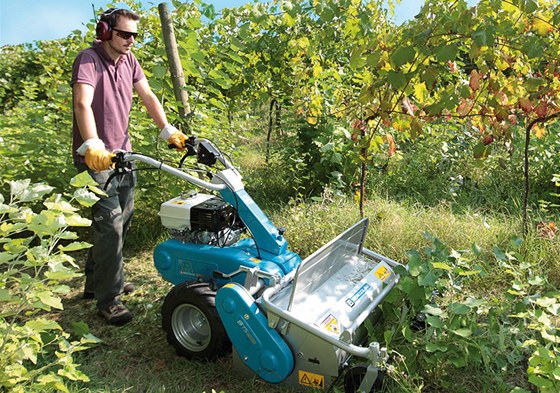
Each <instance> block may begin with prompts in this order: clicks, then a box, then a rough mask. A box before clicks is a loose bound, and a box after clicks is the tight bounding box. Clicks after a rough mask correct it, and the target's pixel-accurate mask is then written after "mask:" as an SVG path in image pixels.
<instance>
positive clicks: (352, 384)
mask: <svg viewBox="0 0 560 393" xmlns="http://www.w3.org/2000/svg"><path fill="white" fill-rule="evenodd" d="M366 371H367V366H365V365H362V364H360V365H356V366H353V367H352V368H350V369H349V370H348V371H347V372H346V375H345V376H344V393H358V392H359V390H358V388H359V387H360V385H361V383H362V380H363V379H364V377H365V375H366ZM384 378H385V374H384V373H383V371H381V370H379V371H378V372H377V378H376V380H375V382H374V383H373V387H372V388H371V390H370V391H369V392H360V393H373V392H376V391H377V392H379V391H381V389H382V388H383V379H384Z"/></svg>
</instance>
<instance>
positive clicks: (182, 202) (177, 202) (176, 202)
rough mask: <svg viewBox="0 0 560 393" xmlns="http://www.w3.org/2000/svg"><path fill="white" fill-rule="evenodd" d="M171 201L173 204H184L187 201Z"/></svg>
mask: <svg viewBox="0 0 560 393" xmlns="http://www.w3.org/2000/svg"><path fill="white" fill-rule="evenodd" d="M171 203H172V204H174V205H184V204H185V203H187V202H185V201H173V202H171Z"/></svg>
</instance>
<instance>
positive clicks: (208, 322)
mask: <svg viewBox="0 0 560 393" xmlns="http://www.w3.org/2000/svg"><path fill="white" fill-rule="evenodd" d="M215 299H216V292H215V291H213V290H212V289H210V286H209V285H208V284H207V283H199V282H194V283H193V282H185V283H182V284H179V285H177V286H175V287H174V288H173V289H172V290H171V291H170V292H169V293H168V294H167V296H166V297H165V301H164V302H163V307H162V311H161V314H162V327H163V330H165V331H166V332H167V341H168V342H169V344H171V345H172V346H173V347H174V348H175V351H176V352H177V355H179V356H183V357H186V358H188V359H206V360H213V359H215V358H217V357H220V356H223V355H225V354H227V353H229V352H231V342H230V341H229V338H228V336H227V333H226V331H225V329H224V326H223V324H222V321H221V320H220V317H219V315H218V311H217V310H216V305H215Z"/></svg>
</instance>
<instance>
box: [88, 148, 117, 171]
mask: <svg viewBox="0 0 560 393" xmlns="http://www.w3.org/2000/svg"><path fill="white" fill-rule="evenodd" d="M114 156H115V155H114V154H113V153H109V152H108V151H107V150H106V149H105V148H95V147H90V148H89V149H87V150H86V155H85V158H86V165H87V166H88V167H89V168H90V169H93V170H94V171H95V172H101V171H106V170H107V169H109V168H110V167H111V165H112V164H113V160H112V158H113V157H114Z"/></svg>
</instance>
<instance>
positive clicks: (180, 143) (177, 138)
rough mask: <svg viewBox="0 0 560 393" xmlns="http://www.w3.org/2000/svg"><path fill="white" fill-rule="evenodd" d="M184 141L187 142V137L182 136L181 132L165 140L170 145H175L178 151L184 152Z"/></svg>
mask: <svg viewBox="0 0 560 393" xmlns="http://www.w3.org/2000/svg"><path fill="white" fill-rule="evenodd" d="M186 140H187V136H186V135H185V134H183V133H182V132H181V131H178V132H176V133H175V134H173V135H171V136H170V137H169V138H167V142H169V143H170V144H172V145H175V147H176V148H177V150H179V151H183V150H185V141H186Z"/></svg>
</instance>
